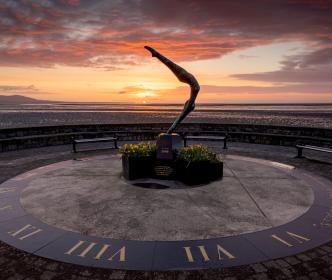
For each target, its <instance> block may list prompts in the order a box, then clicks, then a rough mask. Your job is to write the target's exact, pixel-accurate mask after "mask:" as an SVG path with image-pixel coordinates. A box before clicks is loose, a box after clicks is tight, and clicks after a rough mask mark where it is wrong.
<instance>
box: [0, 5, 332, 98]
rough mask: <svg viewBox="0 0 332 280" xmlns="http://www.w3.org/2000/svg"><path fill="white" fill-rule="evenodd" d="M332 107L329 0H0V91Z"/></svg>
mask: <svg viewBox="0 0 332 280" xmlns="http://www.w3.org/2000/svg"><path fill="white" fill-rule="evenodd" d="M144 45H149V46H151V47H154V48H155V49H156V50H158V51H159V52H160V53H162V54H163V55H165V56H167V57H168V58H170V59H171V60H173V61H174V62H175V63H177V64H179V65H181V66H182V67H184V68H185V69H186V70H187V71H189V72H190V73H192V74H193V75H195V77H196V78H197V80H198V81H199V83H200V85H201V91H200V93H199V95H198V99H197V101H198V102H209V103H210V102H218V103H260V102H261V103H268V102H277V103H291V102H300V103H304V102H315V103H319V102H332V1H320V0H289V1H273V0H271V1H268V0H265V1H263V0H261V1H255V0H251V1H236V0H233V1H217V0H216V1H209V0H207V1H204V0H200V1H198V0H196V1H194V0H188V1H187V0H181V1H175V0H127V1H126V0H124V1H120V0H114V1H92V0H58V1H50V0H40V1H37V0H36V1H31V0H22V1H12V0H0V95H14V94H19V95H25V96H28V97H33V98H37V99H45V100H64V101H96V102H139V103H155V102H163V103H165V102H179V103H183V102H184V101H185V100H186V99H187V97H188V93H189V89H188V86H187V85H186V84H183V83H180V82H179V81H178V80H177V79H176V78H175V76H174V75H173V74H172V73H171V72H170V71H169V70H168V69H167V68H166V67H165V66H164V65H162V64H161V63H160V62H159V61H158V60H157V59H156V58H152V57H151V55H150V53H149V52H147V51H146V50H145V49H144V48H143V47H144Z"/></svg>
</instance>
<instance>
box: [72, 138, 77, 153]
mask: <svg viewBox="0 0 332 280" xmlns="http://www.w3.org/2000/svg"><path fill="white" fill-rule="evenodd" d="M72 140H73V152H74V153H77V150H76V142H75V139H74V138H72Z"/></svg>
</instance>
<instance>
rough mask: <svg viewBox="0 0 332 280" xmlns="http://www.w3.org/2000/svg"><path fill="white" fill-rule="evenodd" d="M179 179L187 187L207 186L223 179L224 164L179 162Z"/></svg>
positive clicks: (177, 170) (177, 171)
mask: <svg viewBox="0 0 332 280" xmlns="http://www.w3.org/2000/svg"><path fill="white" fill-rule="evenodd" d="M176 173H177V178H178V179H179V180H180V181H181V182H182V183H184V184H186V185H198V184H206V183H209V182H210V181H214V180H218V179H221V178H222V177H223V163H222V162H210V161H196V162H194V161H193V162H187V161H178V162H177V169H176Z"/></svg>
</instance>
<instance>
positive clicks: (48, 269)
mask: <svg viewBox="0 0 332 280" xmlns="http://www.w3.org/2000/svg"><path fill="white" fill-rule="evenodd" d="M211 144H213V143H211ZM213 145H215V144H213ZM70 148H71V147H70V146H59V147H47V148H40V149H31V150H23V151H17V152H8V153H2V154H0V181H1V182H2V181H4V180H6V179H9V178H11V177H13V176H15V175H18V174H20V173H22V172H25V171H28V170H31V169H34V168H37V167H40V166H43V165H46V164H50V163H54V162H58V161H62V160H66V159H71V158H72V154H71V153H70ZM214 148H215V149H216V150H217V151H218V150H219V148H216V147H214ZM219 151H222V150H221V149H220V150H219ZM222 152H223V151H222ZM103 153H105V152H104V151H103V152H97V153H96V152H93V153H88V154H82V155H79V156H82V157H86V156H87V155H89V156H90V155H95V154H103ZM107 153H109V154H112V153H114V152H113V151H109V152H107ZM295 153H296V151H295V149H293V148H287V147H277V146H264V145H255V144H242V143H231V144H230V149H229V150H227V154H229V155H243V156H251V157H256V158H264V159H269V160H274V161H278V162H282V163H286V164H291V165H294V166H297V167H300V168H302V169H305V170H308V171H312V172H314V173H316V174H318V175H321V176H325V177H326V178H328V179H330V180H332V160H331V159H330V158H328V156H326V155H320V154H317V153H308V156H309V157H310V159H294V155H295ZM328 162H330V163H328ZM331 275H332V244H331V243H330V244H325V245H324V246H321V247H319V248H316V249H314V250H311V251H309V252H305V253H303V254H299V255H296V256H292V257H287V258H284V259H279V260H274V261H268V262H264V263H260V264H253V265H248V266H241V267H235V268H227V269H218V270H203V271H188V272H164V273H161V272H146V273H145V272H135V271H129V272H125V271H110V270H103V269H93V268H86V267H81V266H76V265H70V264H64V263H59V262H55V261H50V260H46V259H42V258H39V257H36V256H32V255H29V254H27V253H24V252H21V251H18V250H16V249H14V248H12V247H10V246H8V245H6V244H4V243H0V279H228V280H230V279H331Z"/></svg>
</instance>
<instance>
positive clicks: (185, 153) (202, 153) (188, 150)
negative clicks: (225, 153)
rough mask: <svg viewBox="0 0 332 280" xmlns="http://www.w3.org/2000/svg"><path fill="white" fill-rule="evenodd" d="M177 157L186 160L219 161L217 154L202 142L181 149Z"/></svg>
mask: <svg viewBox="0 0 332 280" xmlns="http://www.w3.org/2000/svg"><path fill="white" fill-rule="evenodd" d="M177 158H178V159H179V160H185V161H214V162H216V161H218V159H217V155H216V154H215V153H213V152H212V151H210V150H209V149H208V148H207V147H206V146H203V145H201V144H198V145H192V146H189V147H184V148H182V149H180V150H179V151H178V153H177Z"/></svg>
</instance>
